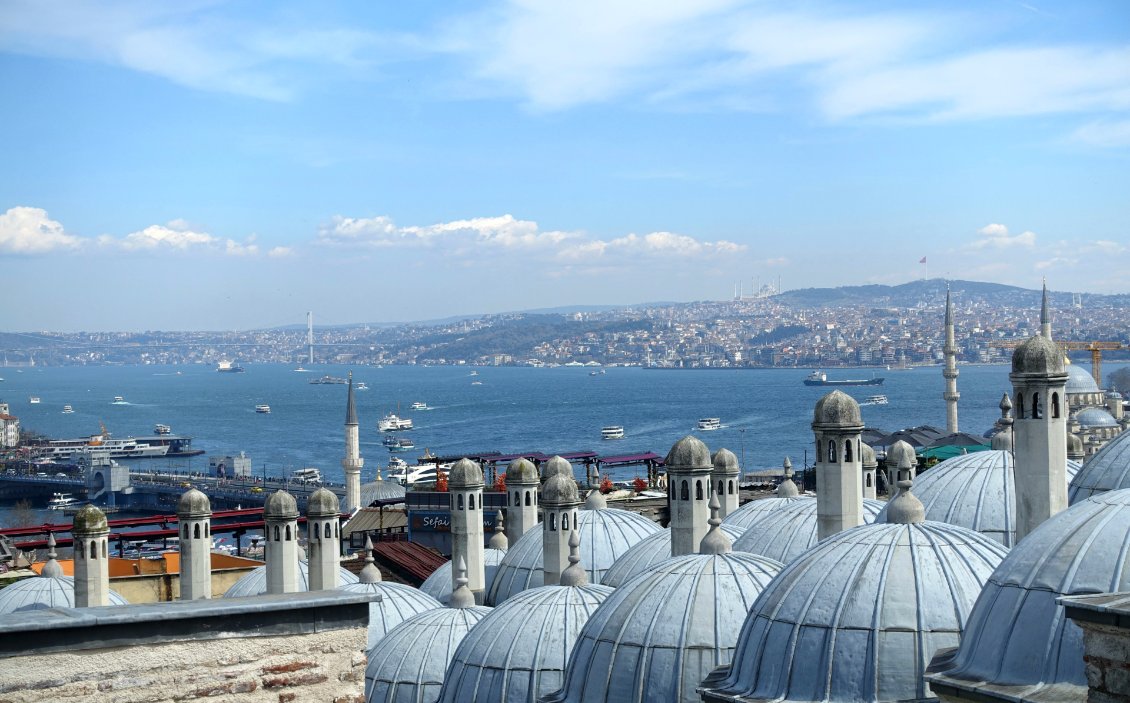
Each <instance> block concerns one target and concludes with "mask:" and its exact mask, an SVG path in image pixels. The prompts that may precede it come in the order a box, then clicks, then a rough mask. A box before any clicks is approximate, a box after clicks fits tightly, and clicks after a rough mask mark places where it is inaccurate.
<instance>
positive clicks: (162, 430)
mask: <svg viewBox="0 0 1130 703" xmlns="http://www.w3.org/2000/svg"><path fill="white" fill-rule="evenodd" d="M172 433H173V428H172V427H169V426H168V425H162V424H161V423H159V422H158V423H157V424H156V425H153V434H172Z"/></svg>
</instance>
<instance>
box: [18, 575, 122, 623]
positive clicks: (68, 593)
mask: <svg viewBox="0 0 1130 703" xmlns="http://www.w3.org/2000/svg"><path fill="white" fill-rule="evenodd" d="M108 599H109V603H110V605H129V601H127V600H126V599H125V598H122V596H121V594H120V593H118V592H117V591H110V592H109V595H108ZM73 607H75V580H74V579H73V578H71V577H70V576H55V577H51V576H33V577H31V578H26V579H23V580H22V581H17V582H15V583H13V584H12V585H10V586H7V587H5V588H3V589H0V615H3V614H5V613H20V612H26V611H29V610H41V609H43V608H73Z"/></svg>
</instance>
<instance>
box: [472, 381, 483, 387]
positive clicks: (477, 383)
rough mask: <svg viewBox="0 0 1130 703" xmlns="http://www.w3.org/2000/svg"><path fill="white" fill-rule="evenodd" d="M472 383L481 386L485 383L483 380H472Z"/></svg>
mask: <svg viewBox="0 0 1130 703" xmlns="http://www.w3.org/2000/svg"><path fill="white" fill-rule="evenodd" d="M471 385H472V386H481V385H483V382H482V381H471Z"/></svg>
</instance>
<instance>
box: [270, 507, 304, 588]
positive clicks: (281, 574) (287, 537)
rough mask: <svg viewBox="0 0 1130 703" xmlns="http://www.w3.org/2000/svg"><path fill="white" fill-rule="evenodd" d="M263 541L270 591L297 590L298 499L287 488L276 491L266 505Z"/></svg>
mask: <svg viewBox="0 0 1130 703" xmlns="http://www.w3.org/2000/svg"><path fill="white" fill-rule="evenodd" d="M263 524H264V527H263V532H265V533H266V534H265V535H264V537H266V542H265V544H264V545H263V552H264V557H265V558H266V560H267V593H294V592H296V591H298V503H297V502H296V501H295V500H294V496H292V495H291V494H289V493H287V492H286V491H275V492H274V493H272V494H271V495H270V496H268V498H267V504H266V506H264V508H263Z"/></svg>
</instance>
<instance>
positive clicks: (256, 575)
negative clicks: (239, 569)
mask: <svg viewBox="0 0 1130 703" xmlns="http://www.w3.org/2000/svg"><path fill="white" fill-rule="evenodd" d="M337 581H338V583H339V584H347V583H357V577H356V576H355V575H353V573H352V572H350V571H349V570H347V569H345V568H342V567H338V570H337ZM309 584H310V565H309V563H308V562H307V561H306V560H305V559H299V560H298V590H299V591H307V590H309V589H310V585H309ZM266 592H267V567H266V566H260V567H257V568H255V569H252V570H251V571H250V572H249V573H248V574H247V575H246V576H244V577H242V578H241V579H239V580H238V581H236V582H235V583H233V584H232V585H231V587H230V588H228V590H227V591H225V592H224V598H242V597H244V596H261V595H263V594H264V593H266Z"/></svg>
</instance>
